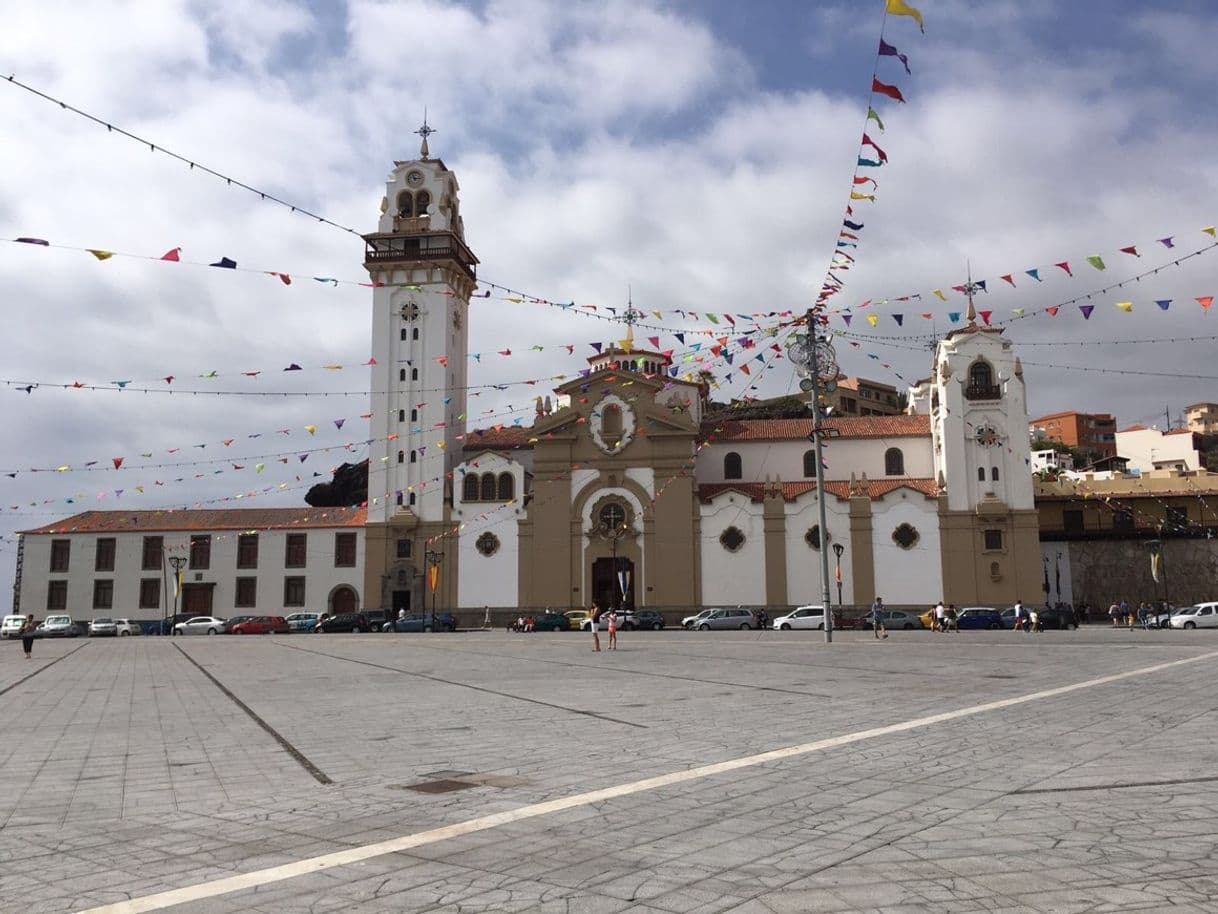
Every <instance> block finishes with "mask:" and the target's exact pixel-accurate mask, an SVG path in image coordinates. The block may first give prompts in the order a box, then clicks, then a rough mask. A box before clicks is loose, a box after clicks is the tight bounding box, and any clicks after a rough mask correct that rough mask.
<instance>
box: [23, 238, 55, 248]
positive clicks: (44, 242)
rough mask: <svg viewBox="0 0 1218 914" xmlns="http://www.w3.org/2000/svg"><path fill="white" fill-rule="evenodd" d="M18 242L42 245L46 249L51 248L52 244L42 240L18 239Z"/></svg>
mask: <svg viewBox="0 0 1218 914" xmlns="http://www.w3.org/2000/svg"><path fill="white" fill-rule="evenodd" d="M16 240H17V241H20V242H21V243H22V244H40V245H42V246H43V247H44V248H49V247H50V246H51V242H49V241H44V240H43V239H42V238H17V239H16Z"/></svg>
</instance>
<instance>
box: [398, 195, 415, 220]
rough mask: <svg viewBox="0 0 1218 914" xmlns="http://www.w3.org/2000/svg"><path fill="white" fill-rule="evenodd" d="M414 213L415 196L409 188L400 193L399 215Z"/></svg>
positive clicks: (411, 214)
mask: <svg viewBox="0 0 1218 914" xmlns="http://www.w3.org/2000/svg"><path fill="white" fill-rule="evenodd" d="M413 215H414V196H413V195H412V194H411V193H410V191H408V190H404V191H402V192H401V193H400V194H398V216H399V217H405V216H413Z"/></svg>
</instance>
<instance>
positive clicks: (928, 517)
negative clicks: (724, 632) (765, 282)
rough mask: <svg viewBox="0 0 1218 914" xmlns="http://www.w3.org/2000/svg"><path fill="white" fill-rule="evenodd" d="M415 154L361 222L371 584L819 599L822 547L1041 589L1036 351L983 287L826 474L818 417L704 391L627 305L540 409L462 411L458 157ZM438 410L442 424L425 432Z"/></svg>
mask: <svg viewBox="0 0 1218 914" xmlns="http://www.w3.org/2000/svg"><path fill="white" fill-rule="evenodd" d="M423 153H424V154H422V155H421V157H420V158H419V159H416V160H414V161H409V162H398V163H396V164H395V167H394V170H393V171H392V173H391V174H390V176H389V181H388V188H387V192H386V196H385V200H384V203H383V207H382V209H383V213H382V215H381V219H380V225H379V226H378V229H379V230H378V231H377V232H376V233H374V234H371V235H368V236H367V258H366V266H367V269H368V270H369V272H370V274H371V276H372V279H373V281H374V283H375V284H376V288H375V290H374V293H373V321H372V326H373V332H372V344H373V355H374V356H375V358H376V363H377V366H376V368H375V369H374V376H373V384H372V390H373V394H372V397H373V402H372V412H373V416H374V422H375V423H377V425H376V426H375V427H374V428H373V430H372V437H374V438H375V439H376V441H377V442H378V445H379V446H380V448H381V451H380V453H376V452H375V451H374V452H373V454H372V455H371V457H370V461H369V465H370V472H369V489H368V491H369V506H368V517H367V527H366V552H365V563H366V564H365V578H364V593H365V599H366V601H367V602H368V603H369V604H374V605H384V606H392V607H404V606H406V605H417V601H418V600H419V599H422V598H423V596H424V594H425V593H426V592H427V589H428V588H430V587H432V586H434V587H435V588H436V590H435V594H436V600H437V602H438V605H441V606H446V607H454V608H462V609H471V608H478V607H484V606H489V607H528V608H543V607H555V608H558V607H562V608H565V607H571V606H587V605H589V604H591V603H592V602H594V601H595V602H599V603H600V604H602V605H606V604H609V603H614V602H616V603H617V604H619V605H625V606H631V607H636V608H644V607H651V608H660V609H668V608H687V607H700V606H715V605H721V604H728V605H736V604H743V605H765V606H771V607H784V606H791V605H799V604H802V603H808V602H813V601H818V598H819V595H820V593H821V582H820V571H819V569H820V564H821V563H820V556H819V551H820V550H821V549H830V550H831V551H832V555H831V559H832V563H831V564H832V569H833V570H832V574H833V576H834V582H833V583H834V588H833V589H834V596H835V597H837V594H839V593H840V601H841V602H842V603H843V604H846V605H849V604H870V602H871V601H872V599H873V598H874V597H876V596H882V597H884V598H885V600H886V601H887V602H888V603H889V604H890V605H903V604H915V605H920V604H927V603H934V602H935V601H937V600H939V599H946V600H948V601H950V602H954V603H957V604H960V605H973V604H981V605H1004V604H1009V603H1011V602H1013V601H1014V600H1015V599H1016V598H1017V597H1018V596H1019V595H1020V594H1021V593H1026V594H1035V593H1036V592H1037V591H1038V590H1039V574H1040V549H1039V544H1038V535H1037V515H1036V511H1035V508H1034V505H1033V500H1032V481H1031V475H1030V472H1029V469H1028V458H1029V442H1028V435H1027V431H1026V430H1027V411H1026V405H1025V404H1026V394H1025V390H1024V379H1023V371H1022V368H1021V366H1020V363H1019V359H1018V358H1017V357H1016V355H1015V353H1014V351H1013V349H1012V346H1011V343H1010V341H1009V340H1007V339H1005V338H1004V336H1003V334H1002V333H1001V332H1000V331H999V330H997V329H995V328H991V327H988V326H979V325H978V324H977V322H976V318H975V314H974V313H973V311H972V309H971V306H970V312H969V316H968V324H967V326H965V327H963V328H961V329H958V330H954V331H952V332H951V333H950V334H948V336H947V337H946V338H944V339H943V340H941V341H940V342H939V344H938V346H937V349H936V352H935V355H934V359H933V365H932V369H933V370H932V372H931V375H930V377H928V378H926V379H925V380H923V381H921V382H920V383H919V384H918V385H916V386H915V387H914V388H913V389H912V390H911V391H910V406H909V410H908V413H907V414H904V415H895V416H860V417H842V418H831V419H829V420H828V422H827V425H828V438H827V444H826V448H825V477H826V481H825V487H824V488H825V491H824V492H823V493H822V492H819V491H818V490H817V486H816V482H815V459H814V456H813V451H812V444H811V442H810V441H809V434H810V432H811V426H812V421H811V418H808V419H734V418H732V417H731V414H730V412H729V413H723V412H718V413H715V412H710V411H709V409H708V408H709V406H710V401H709V388H708V385H707V383H706V379H705V378H703V377H698V378H693V379H691V378H689V376H687V375H683V374H682V373H681V372H680V371H678V370H677V369H676V368H675V366H674V365H673V361H672V356H671V353H669V352H665V351H656V348H654V347H653V348H647V347H644V346H639V345H636V343H635V340H634V337H633V334H632V333H631V332H630V328H629V327H628V328H627V329H626V333H625V338H624V339H622V340H620V341H616V342H614V343H612V344H610V345H608V346H606V347H604V348H602V350H601V351H600V352H599V353H598V354H597V355H595V356H593V357H592V358H590V359H589V360H588V368H587V370H585V371H582V372H581V373H580V375H579V376H578V377H577V378H575V379H574V380H571V381H568V382H566V383H565V384H563V385H562V386H560V387H558V388H557V389H556V390H554V391H553V393H552V394H551V396H549V397H546V399H545V402H544V405H539V408H538V411H537V415H536V416H535V418H534V421H533V423H532V425H531V427H527V428H520V427H500V428H497V429H469V430H467V429H466V428H465V427H464V424H463V422H462V421H460V418H459V417H462V416H464V415H466V412H467V411H466V392H465V391H466V384H467V380H466V371H467V366H468V362H469V359H468V346H467V328H468V325H469V321H468V315H469V310H468V309H469V298H470V295H471V293H472V291H473V289H474V286H475V284H476V277H475V267H476V264H477V260H476V258H475V257H474V255H473V254H472V253H471V251H470V249H469V247H467V244H466V240H465V232H464V227H463V223H462V219H461V216H460V212H459V201H458V188H457V181H456V178H455V176H454V175H453V174H452V172H451V171H449V170H448V169H447V168H446V167H445V166H444V163H443V162H442V161H440V160H437V159H432V158H430V157H429V156H428V155H426V148H425V147H424V150H423ZM441 391H442V392H446V394H447V395H446V396H437V395H436V394H437V392H441ZM431 429H440V430H442V431H443V433H444V440H443V441H442V442H435V441H434V436H428V437H429V441H430V442H431V444H430V446H426V447H424V446H420V442H421V441H422V438H421V436H420V434H419V433H420V432H421V431H422V430H431ZM437 444H442V446H437ZM822 497H823V498H824V499H825V508H826V516H827V529H825V530H821V529H820V526H819V524H818V507H819V506H818V499H820V498H822ZM457 529H459V530H460V532H459V534H455V535H454V533H453V531H454V530H457ZM432 568H437V569H439V570H438V571H432V570H431V569H432Z"/></svg>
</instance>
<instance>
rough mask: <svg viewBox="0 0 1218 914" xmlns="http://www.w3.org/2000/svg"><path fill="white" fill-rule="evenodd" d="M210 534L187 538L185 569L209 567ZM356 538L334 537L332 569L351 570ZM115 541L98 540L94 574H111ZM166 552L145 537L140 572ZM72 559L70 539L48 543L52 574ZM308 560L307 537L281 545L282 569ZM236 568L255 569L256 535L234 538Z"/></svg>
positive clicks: (159, 541) (348, 534) (160, 540)
mask: <svg viewBox="0 0 1218 914" xmlns="http://www.w3.org/2000/svg"><path fill="white" fill-rule="evenodd" d="M211 540H212V537H211V534H210V533H195V534H191V537H190V559H189V563H188V567H189V568H190V569H191V570H192V571H203V570H206V569H208V568H210V567H211ZM358 542H359V540H358V534H356V533H354V532H352V531H344V532H342V533H335V534H334V567H335V568H354V567H355V556H356V546H357V544H358ZM117 547H118V540H117V539H116V538H115V537H113V536H99V537H98V538H97V541H96V548H95V549H94V553H93V570H94V571H113V570H114V560H115V554H116V552H117ZM164 549H165V538H164V537H161V536H146V537H144V542H143V550H142V554H141V556H140V568H141V569H142V570H143V571H158V570H160V568H161V564H162V559H163V554H164ZM71 558H72V541H71V540H70V539H53V540H51V569H50V570H51V572H52V573H57V574H63V573H65V572H67V571H68V567H69V565H70V564H71ZM307 560H308V534H307V533H289V534H287V536H286V537H285V543H284V567H286V568H304V567H305V566H306V563H307ZM237 567H238V568H242V569H252V568H257V567H258V534H257V533H242V534H239V535H238V536H237Z"/></svg>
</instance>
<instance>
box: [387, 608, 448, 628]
mask: <svg viewBox="0 0 1218 914" xmlns="http://www.w3.org/2000/svg"><path fill="white" fill-rule="evenodd" d="M385 625H386V627H385V629H384V631H387V632H431V631H439V632H455V631H456V630H457V617H456V616H454V615H453V614H452V613H430V612H426V613H406V615H404V616H399V617H398V618H397V619H394V620H393V621H392V622H387V623H385Z"/></svg>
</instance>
